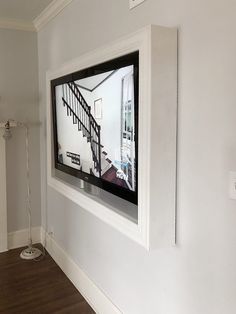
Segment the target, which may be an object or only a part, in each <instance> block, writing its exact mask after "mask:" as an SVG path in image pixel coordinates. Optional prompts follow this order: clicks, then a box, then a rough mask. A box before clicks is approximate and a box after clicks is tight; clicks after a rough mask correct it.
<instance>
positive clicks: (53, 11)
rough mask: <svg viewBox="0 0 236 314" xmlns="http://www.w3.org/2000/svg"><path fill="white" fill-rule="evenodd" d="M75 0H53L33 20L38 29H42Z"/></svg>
mask: <svg viewBox="0 0 236 314" xmlns="http://www.w3.org/2000/svg"><path fill="white" fill-rule="evenodd" d="M72 1H73V0H53V1H52V2H51V3H50V4H49V5H48V6H47V7H46V8H45V9H44V10H43V11H42V13H40V14H39V16H38V17H36V18H35V19H34V21H33V25H34V27H35V29H36V30H37V31H40V30H41V29H42V28H43V27H44V26H45V25H46V24H48V23H49V22H50V21H51V20H52V19H54V17H56V16H57V15H58V14H59V13H60V12H61V11H62V10H63V9H64V8H65V7H66V6H68V5H69V4H70V3H71V2H72Z"/></svg>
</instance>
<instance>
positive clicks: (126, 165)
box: [51, 52, 139, 204]
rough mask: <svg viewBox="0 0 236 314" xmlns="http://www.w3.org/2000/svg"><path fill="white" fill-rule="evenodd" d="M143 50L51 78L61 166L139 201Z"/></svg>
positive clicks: (57, 156) (56, 147)
mask: <svg viewBox="0 0 236 314" xmlns="http://www.w3.org/2000/svg"><path fill="white" fill-rule="evenodd" d="M138 70H139V53H138V52H134V53H131V54H128V55H125V56H122V57H119V58H116V59H114V60H110V61H107V62H104V63H102V64H98V65H95V66H92V67H90V68H87V69H83V70H80V71H78V72H75V73H71V74H69V75H66V76H63V77H60V78H57V79H55V80H52V81H51V93H52V109H53V132H54V157H55V168H56V169H59V170H61V171H64V172H66V173H68V174H71V175H73V176H76V177H78V178H81V179H83V180H84V181H87V182H89V183H91V184H94V185H96V186H98V187H100V188H102V189H104V190H106V191H108V192H110V193H113V194H114V195H117V196H119V197H121V198H123V199H126V200H128V201H130V202H132V203H134V204H137V195H138V177H137V169H138Z"/></svg>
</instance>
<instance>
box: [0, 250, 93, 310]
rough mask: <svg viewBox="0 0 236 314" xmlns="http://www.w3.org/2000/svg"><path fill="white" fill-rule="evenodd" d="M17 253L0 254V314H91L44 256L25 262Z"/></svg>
mask: <svg viewBox="0 0 236 314" xmlns="http://www.w3.org/2000/svg"><path fill="white" fill-rule="evenodd" d="M21 250H22V249H16V250H11V251H9V252H6V253H1V254H0V313H4V314H8V313H9V314H11V313H14V314H23V313H24V314H47V313H50V314H51V313H57V314H74V313H75V314H76V313H79V314H94V313H95V312H94V311H93V310H92V309H91V307H90V306H89V305H88V303H87V302H86V301H85V299H84V298H83V297H82V295H81V294H80V293H79V292H78V291H77V290H76V288H75V287H74V286H73V284H72V283H71V282H70V281H69V279H68V278H67V277H66V276H65V275H64V273H63V272H62V271H61V269H60V268H59V267H58V266H57V265H56V263H55V262H54V261H53V259H52V258H51V257H50V256H49V255H48V253H46V255H45V257H44V258H43V259H42V260H41V261H40V262H35V261H25V260H22V259H20V257H19V254H20V252H21Z"/></svg>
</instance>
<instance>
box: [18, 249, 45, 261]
mask: <svg viewBox="0 0 236 314" xmlns="http://www.w3.org/2000/svg"><path fill="white" fill-rule="evenodd" d="M40 255H42V252H41V251H40V250H39V249H37V248H35V247H32V246H31V247H30V246H29V247H27V248H26V249H24V250H23V251H22V252H21V253H20V257H21V258H22V259H27V260H32V259H35V258H37V257H39V256H40Z"/></svg>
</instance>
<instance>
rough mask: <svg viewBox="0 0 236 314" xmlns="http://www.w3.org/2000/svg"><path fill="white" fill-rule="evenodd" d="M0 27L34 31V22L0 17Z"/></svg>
mask: <svg viewBox="0 0 236 314" xmlns="http://www.w3.org/2000/svg"><path fill="white" fill-rule="evenodd" d="M0 28H4V29H13V30H20V31H27V32H35V31H36V29H35V27H34V24H33V23H32V22H30V21H26V20H19V19H11V18H0Z"/></svg>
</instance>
